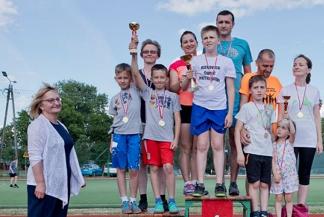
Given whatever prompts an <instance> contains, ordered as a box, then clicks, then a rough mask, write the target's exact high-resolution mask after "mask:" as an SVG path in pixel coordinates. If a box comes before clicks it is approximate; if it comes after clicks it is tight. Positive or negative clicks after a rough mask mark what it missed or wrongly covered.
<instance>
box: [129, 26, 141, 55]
mask: <svg viewBox="0 0 324 217" xmlns="http://www.w3.org/2000/svg"><path fill="white" fill-rule="evenodd" d="M129 28H130V30H132V35H133V36H134V35H136V32H137V30H139V28H140V25H139V23H137V22H130V23H129ZM129 52H130V53H136V52H137V51H136V48H132V49H129Z"/></svg>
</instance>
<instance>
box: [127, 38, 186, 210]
mask: <svg viewBox="0 0 324 217" xmlns="http://www.w3.org/2000/svg"><path fill="white" fill-rule="evenodd" d="M136 47H137V43H136V38H132V41H131V43H130V48H136ZM131 54H132V73H133V77H134V79H135V83H136V85H137V87H138V88H139V89H140V90H141V96H142V98H143V99H144V101H145V111H146V125H145V130H144V135H143V139H144V149H145V150H144V151H143V152H142V153H144V154H143V155H142V160H143V163H144V164H147V165H149V166H150V173H151V183H152V188H153V192H154V197H155V207H154V213H163V212H164V211H165V210H164V208H163V203H162V200H161V196H160V189H159V182H160V179H161V177H160V176H159V173H158V171H159V168H160V167H163V170H164V173H165V177H166V186H167V191H168V196H169V201H168V208H169V212H170V213H178V212H179V210H178V208H177V206H176V202H175V199H174V198H175V197H174V196H175V176H174V172H173V160H174V151H175V149H176V147H177V145H178V142H179V135H180V124H181V119H180V110H181V107H180V103H179V98H178V95H177V94H175V93H172V92H170V91H168V90H166V87H167V84H168V82H169V78H168V69H167V68H166V67H165V66H164V65H162V64H155V65H153V67H152V69H151V81H152V82H153V84H154V86H155V90H153V89H151V88H150V87H148V86H147V85H146V84H145V83H144V81H143V79H142V78H141V75H140V74H139V70H138V65H137V53H131Z"/></svg>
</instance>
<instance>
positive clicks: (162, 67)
mask: <svg viewBox="0 0 324 217" xmlns="http://www.w3.org/2000/svg"><path fill="white" fill-rule="evenodd" d="M156 70H162V71H164V72H165V74H166V76H167V77H169V70H168V69H167V67H165V66H164V65H163V64H155V65H153V66H152V69H151V76H153V72H154V71H156Z"/></svg>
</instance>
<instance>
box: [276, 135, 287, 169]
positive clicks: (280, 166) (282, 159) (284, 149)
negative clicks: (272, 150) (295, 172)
mask: <svg viewBox="0 0 324 217" xmlns="http://www.w3.org/2000/svg"><path fill="white" fill-rule="evenodd" d="M286 145H287V141H285V144H284V148H283V151H282V158H281V163H280V165H279V157H278V156H279V153H278V147H277V146H276V148H277V165H278V166H279V169H280V171H281V169H282V164H283V162H284V156H285V152H286Z"/></svg>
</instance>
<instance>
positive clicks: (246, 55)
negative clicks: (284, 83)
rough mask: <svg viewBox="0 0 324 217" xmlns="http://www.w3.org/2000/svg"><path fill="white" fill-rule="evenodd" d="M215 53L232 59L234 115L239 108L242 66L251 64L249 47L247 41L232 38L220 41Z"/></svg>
mask: <svg viewBox="0 0 324 217" xmlns="http://www.w3.org/2000/svg"><path fill="white" fill-rule="evenodd" d="M217 52H218V53H219V54H221V55H223V56H226V57H229V58H231V59H232V61H233V63H234V67H235V71H236V78H235V80H234V86H235V99H234V111H233V113H234V115H235V114H236V113H237V112H238V110H239V108H240V92H239V91H240V86H241V79H242V76H243V66H246V65H249V64H251V62H252V55H251V50H250V46H249V44H248V42H247V41H245V40H243V39H240V38H235V37H234V38H232V40H231V41H221V42H220V44H219V45H218V46H217Z"/></svg>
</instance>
